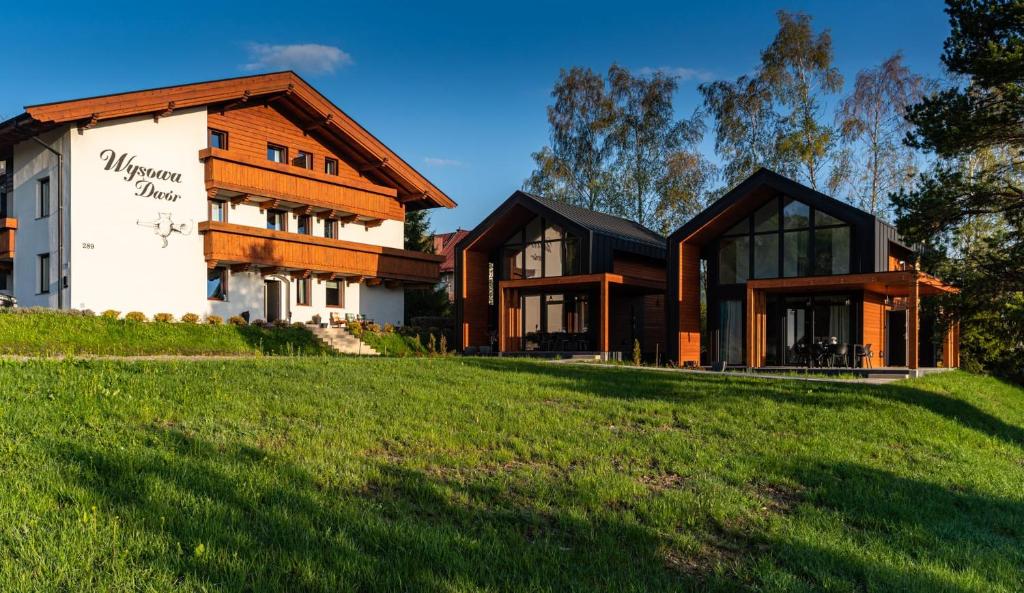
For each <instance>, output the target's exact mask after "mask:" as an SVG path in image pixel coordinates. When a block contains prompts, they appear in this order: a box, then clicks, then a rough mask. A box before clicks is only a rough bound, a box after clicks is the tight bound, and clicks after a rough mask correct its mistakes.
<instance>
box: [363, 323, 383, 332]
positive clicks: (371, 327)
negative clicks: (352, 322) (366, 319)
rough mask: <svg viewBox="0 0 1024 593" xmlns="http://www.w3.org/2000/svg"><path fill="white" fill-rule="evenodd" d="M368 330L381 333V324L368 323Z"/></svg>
mask: <svg viewBox="0 0 1024 593" xmlns="http://www.w3.org/2000/svg"><path fill="white" fill-rule="evenodd" d="M366 331H368V332H370V333H371V334H379V333H380V324H377V323H369V324H367V325H366Z"/></svg>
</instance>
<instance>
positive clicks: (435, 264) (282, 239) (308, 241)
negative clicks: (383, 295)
mask: <svg viewBox="0 0 1024 593" xmlns="http://www.w3.org/2000/svg"><path fill="white" fill-rule="evenodd" d="M199 232H200V233H202V234H203V235H204V237H203V250H204V254H205V256H206V261H207V263H208V264H209V265H211V266H213V265H222V264H223V265H228V264H240V265H251V266H255V267H260V268H280V269H281V270H282V271H299V272H310V273H314V274H330V275H335V276H340V277H349V278H351V277H358V278H366V279H371V278H373V279H382V280H396V281H405V282H416V283H430V284H433V283H436V282H437V281H438V279H439V277H440V267H441V262H442V261H444V258H443V257H442V256H439V255H430V254H426V253H421V252H419V251H408V250H405V249H394V248H391V247H379V246H376V245H366V244H364V243H355V242H352V241H342V240H340V239H326V238H323V237H313V236H310V235H300V234H297V233H287V232H282V231H270V230H266V229H260V228H255V227H247V226H242V225H237V224H228V223H223V222H203V223H200V224H199Z"/></svg>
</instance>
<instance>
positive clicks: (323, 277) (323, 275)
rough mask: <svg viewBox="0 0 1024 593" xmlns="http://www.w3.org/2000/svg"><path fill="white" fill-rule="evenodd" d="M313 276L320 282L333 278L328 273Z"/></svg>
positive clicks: (332, 275)
mask: <svg viewBox="0 0 1024 593" xmlns="http://www.w3.org/2000/svg"><path fill="white" fill-rule="evenodd" d="M315 276H316V279H317V280H319V281H320V282H326V281H328V280H330V279H331V278H333V277H334V274H332V273H330V272H326V273H321V274H315Z"/></svg>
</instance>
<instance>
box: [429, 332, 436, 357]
mask: <svg viewBox="0 0 1024 593" xmlns="http://www.w3.org/2000/svg"><path fill="white" fill-rule="evenodd" d="M427 352H429V353H430V354H437V338H435V337H434V332H430V338H429V339H428V340H427Z"/></svg>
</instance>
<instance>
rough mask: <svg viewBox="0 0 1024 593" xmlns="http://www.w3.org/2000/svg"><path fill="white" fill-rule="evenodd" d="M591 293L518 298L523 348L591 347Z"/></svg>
mask: <svg viewBox="0 0 1024 593" xmlns="http://www.w3.org/2000/svg"><path fill="white" fill-rule="evenodd" d="M589 303H590V295H589V294H588V293H585V292H579V293H575V292H571V293H563V292H557V293H555V292H550V293H549V292H545V293H535V294H526V295H522V296H521V297H520V307H521V308H522V324H523V326H522V333H523V350H530V351H542V352H567V351H589V350H593V341H592V340H591V338H590V306H589Z"/></svg>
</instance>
